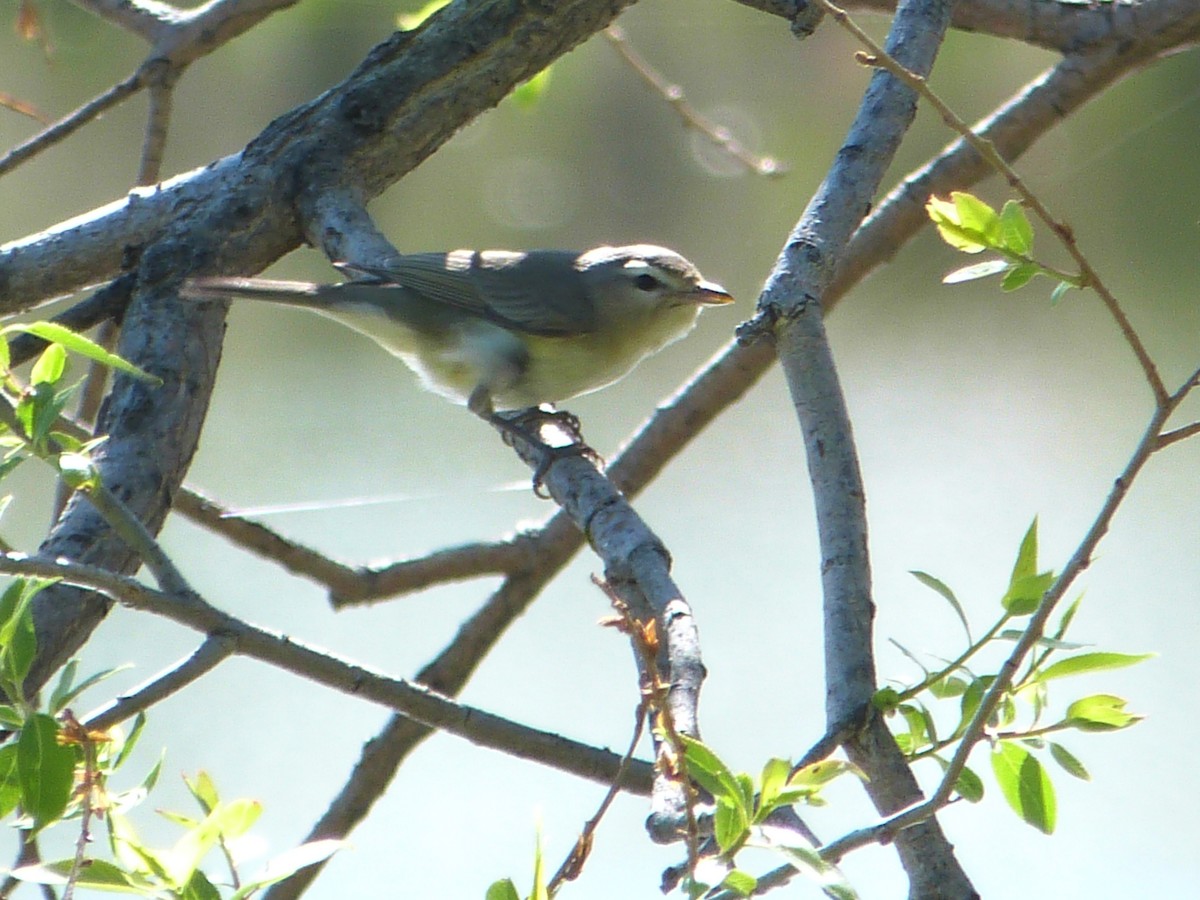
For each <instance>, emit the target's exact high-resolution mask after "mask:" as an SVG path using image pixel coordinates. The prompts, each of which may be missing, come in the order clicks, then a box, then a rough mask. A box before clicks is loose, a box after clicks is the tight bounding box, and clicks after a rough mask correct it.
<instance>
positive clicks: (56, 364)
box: [29, 344, 67, 385]
mask: <svg viewBox="0 0 1200 900" xmlns="http://www.w3.org/2000/svg"><path fill="white" fill-rule="evenodd" d="M66 368H67V351H66V350H65V349H64V348H63V345H62V344H51V345H50V346H49V347H47V348H46V349H45V350H43V351H42V355H41V356H39V357H38V358H37V362H35V363H34V364H33V369H32V370H31V371H30V373H29V383H30V384H34V385H36V384H57V383H58V380H59V379H60V378H62V376H63V372H65V371H66Z"/></svg>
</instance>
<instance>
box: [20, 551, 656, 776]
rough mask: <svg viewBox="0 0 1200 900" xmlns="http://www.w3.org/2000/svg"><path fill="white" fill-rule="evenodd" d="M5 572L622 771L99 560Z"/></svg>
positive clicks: (586, 749)
mask: <svg viewBox="0 0 1200 900" xmlns="http://www.w3.org/2000/svg"><path fill="white" fill-rule="evenodd" d="M0 572H2V573H5V574H9V575H32V576H35V577H40V578H55V579H59V580H60V581H62V582H63V583H64V584H69V585H74V586H77V587H83V588H87V589H89V590H92V591H96V592H97V593H100V594H102V595H104V596H106V597H108V598H110V599H112V600H115V601H117V602H119V603H122V604H124V605H126V606H129V607H131V608H133V609H137V610H143V611H148V612H154V613H156V614H158V615H160V616H162V617H164V618H166V619H170V620H171V621H173V622H177V623H179V624H181V625H185V626H187V627H188V628H191V629H193V630H195V631H199V632H201V633H202V634H222V635H227V636H228V637H229V638H230V639H231V640H233V641H235V642H236V644H237V652H238V654H239V655H243V656H248V657H251V658H253V659H257V660H260V661H262V662H265V663H268V664H270V665H273V666H276V667H277V668H280V669H283V670H285V671H288V672H291V673H293V674H296V675H300V676H301V677H304V678H307V679H308V680H310V681H313V682H315V683H317V684H322V685H325V686H326V687H330V688H333V689H334V690H337V691H340V692H342V693H345V694H348V695H351V696H354V697H358V698H360V699H365V700H368V701H371V702H373V703H377V704H379V705H381V706H385V707H388V708H389V709H393V710H395V711H396V712H400V713H403V714H404V715H406V716H408V717H410V718H412V719H415V720H416V721H418V722H422V723H424V724H425V725H428V726H430V727H432V728H436V729H439V730H441V731H445V732H447V733H449V734H453V735H456V736H458V737H461V738H465V739H466V740H468V741H470V742H472V743H474V744H476V745H478V746H481V747H488V748H490V749H493V750H500V751H502V752H506V753H509V754H510V755H512V756H515V757H517V758H520V759H527V760H530V761H532V762H538V763H541V764H543V765H546V766H550V767H551V768H556V769H559V770H561V771H564V772H567V773H570V774H574V775H578V776H580V777H582V778H585V779H588V780H591V781H597V782H600V783H601V784H604V785H606V786H607V785H609V784H611V783H612V782H613V781H614V780H615V779H616V778H617V773H618V771H619V770H620V765H621V757H619V756H618V755H617V754H615V753H613V752H612V751H610V750H604V749H601V748H598V747H592V746H589V745H587V744H583V743H580V742H579V741H574V740H571V739H569V738H564V737H562V736H560V735H557V734H553V733H551V732H547V731H542V730H540V729H536V728H531V727H529V726H527V725H522V724H520V723H517V722H514V721H512V720H510V719H506V718H503V717H501V716H497V715H494V714H492V713H489V712H486V711H484V710H482V709H479V708H478V707H471V706H467V705H465V704H461V703H456V702H454V701H452V700H450V699H448V698H446V697H443V696H441V695H439V694H437V693H435V692H433V691H431V690H429V689H427V688H424V687H422V686H421V685H417V684H413V683H412V682H410V681H406V680H404V679H400V678H391V677H389V676H387V675H385V674H383V673H382V672H378V671H375V670H373V669H370V668H367V667H366V666H362V665H359V664H357V663H354V662H351V661H350V660H346V659H342V658H340V657H338V656H335V655H333V654H331V653H326V652H323V651H321V650H317V649H316V648H313V647H310V646H308V645H306V644H302V643H300V642H299V641H296V640H293V639H292V638H290V637H288V636H286V635H282V634H277V633H275V632H271V631H268V630H266V629H264V628H259V627H258V626H256V625H252V624H250V623H248V622H245V621H243V620H241V619H239V618H237V617H236V616H233V615H230V614H229V613H226V612H223V611H222V610H219V609H217V608H216V607H214V606H212V605H211V604H209V603H208V602H206V601H205V600H204V599H202V598H201V597H200V596H199V595H197V594H194V593H192V594H186V595H175V594H168V593H165V592H163V591H159V590H155V589H153V588H150V587H147V586H146V585H144V584H142V583H141V582H140V581H138V580H137V579H136V578H131V577H129V576H127V575H119V574H116V573H114V572H110V571H108V570H106V569H103V568H100V567H99V566H91V565H86V564H83V563H76V562H71V561H69V560H65V559H55V560H47V559H42V558H39V557H31V556H27V555H25V554H21V553H5V554H0ZM648 774H649V766H648V765H647V764H641V765H639V766H631V767H629V769H628V770H627V772H626V774H625V775H624V776H623V783H627V784H630V785H632V786H634V789H636V790H639V791H645V790H646V788H647V776H648Z"/></svg>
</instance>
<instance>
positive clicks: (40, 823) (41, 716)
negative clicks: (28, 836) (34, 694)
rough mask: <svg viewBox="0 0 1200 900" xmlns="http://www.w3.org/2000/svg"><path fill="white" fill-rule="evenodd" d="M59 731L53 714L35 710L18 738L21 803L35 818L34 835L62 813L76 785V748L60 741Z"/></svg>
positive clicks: (18, 775) (18, 772)
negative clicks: (64, 744) (49, 714)
mask: <svg viewBox="0 0 1200 900" xmlns="http://www.w3.org/2000/svg"><path fill="white" fill-rule="evenodd" d="M58 733H59V727H58V723H57V722H56V721H54V719H53V718H52V717H51V716H48V715H46V714H45V713H34V714H33V715H31V716H30V717H29V718H28V719H27V720H26V722H25V726H24V727H23V728H22V729H21V735H20V737H18V738H17V777H18V780H19V781H20V785H21V806H22V808H23V809H24V810H25V812H26V813H28V814H29V815H30V816H31V817H32V818H33V823H34V827H33V833H35V834H36V833H37V832H38V831H41V830H42V829H43V828H45V827H46V826H47V825H49V824H51V823H52V822H55V821H57V820H58V819H59V818H60V817H61V816H62V814H63V812H65V811H66V808H67V803H68V802H69V801H70V799H71V790H72V789H73V788H74V786H75V761H76V752H75V748H74V747H68V746H63V745H62V744H60V743H58Z"/></svg>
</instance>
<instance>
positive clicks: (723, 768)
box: [680, 735, 750, 816]
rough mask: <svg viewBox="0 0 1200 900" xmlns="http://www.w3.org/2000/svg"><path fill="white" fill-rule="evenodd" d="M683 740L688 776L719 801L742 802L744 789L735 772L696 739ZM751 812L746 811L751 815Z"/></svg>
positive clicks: (686, 738) (687, 738)
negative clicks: (735, 776) (734, 774)
mask: <svg viewBox="0 0 1200 900" xmlns="http://www.w3.org/2000/svg"><path fill="white" fill-rule="evenodd" d="M680 737H681V738H682V739H683V745H684V748H685V750H684V752H685V756H686V759H687V768H688V775H690V776H691V777H692V778H693V779H694V780H695V781H696V783H697V784H699V785H700V786H701V787H702V788H704V789H705V790H706V791H708V792H709V793H710V794H712V795H713V797H714V798H715V799H717V800H721V799H723V798H725V799H728V800H729V801H730V802H734V803H738V804H740V803H741V802H742V789H741V787H740V786H739V785H738V783H737V779H736V778H734V776H733V772H732V771H730V769H729V767H728V766H727V765H725V763H724V762H722V760H721V758H720V757H719V756H717V754H716V753H714V752H713V751H712V750H711V749H710V748H709V747H707V746H706V745H705V744H703V743H701V742H700V741H698V740H696V739H695V738H690V737H688V736H687V735H680ZM749 812H750V810H749V809H747V810H746V815H747V816H748V815H749Z"/></svg>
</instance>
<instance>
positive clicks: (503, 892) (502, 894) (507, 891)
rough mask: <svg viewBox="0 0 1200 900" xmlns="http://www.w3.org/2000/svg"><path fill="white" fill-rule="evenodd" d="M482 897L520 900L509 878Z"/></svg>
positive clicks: (495, 884)
mask: <svg viewBox="0 0 1200 900" xmlns="http://www.w3.org/2000/svg"><path fill="white" fill-rule="evenodd" d="M235 896H236V895H235ZM484 896H485V900H521V895H520V894H518V893H517V886H516V885H515V884H513V883H512V879H511V878H502V879H501V880H500V881H493V882H492V883H491V885H489V886H488V889H487V894H485V895H484ZM237 900H240V898H237Z"/></svg>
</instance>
